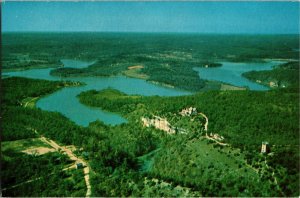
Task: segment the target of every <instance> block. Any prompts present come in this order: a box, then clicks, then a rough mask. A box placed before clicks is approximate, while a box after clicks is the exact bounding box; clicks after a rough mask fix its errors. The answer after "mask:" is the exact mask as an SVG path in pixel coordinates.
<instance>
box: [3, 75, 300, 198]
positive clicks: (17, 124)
mask: <svg viewBox="0 0 300 198" xmlns="http://www.w3.org/2000/svg"><path fill="white" fill-rule="evenodd" d="M2 81H3V88H4V91H5V92H4V93H10V92H12V90H18V91H17V92H15V93H14V94H4V97H3V101H6V103H5V105H4V106H3V107H2V109H3V110H2V117H3V118H4V119H3V133H2V140H3V141H4V142H9V141H11V140H20V139H24V138H25V139H26V138H35V137H36V134H34V133H32V132H30V131H31V130H30V129H29V128H35V129H37V130H38V131H40V132H41V133H42V134H43V135H45V136H46V137H49V138H51V139H53V140H56V141H58V142H60V143H61V144H65V145H70V144H73V145H75V146H76V147H77V148H83V150H84V152H87V153H88V154H89V155H88V162H89V164H90V166H91V168H92V172H91V174H90V176H91V182H92V192H93V196H296V195H298V194H299V192H298V190H297V189H299V188H297V187H298V186H299V182H298V177H299V170H298V168H299V164H298V163H299V149H298V148H299V143H298V140H299V134H298V130H299V127H298V125H297V123H298V111H299V105H298V100H299V96H298V92H297V91H298V89H296V88H287V89H279V90H273V91H268V92H253V91H223V92H218V91H210V92H204V93H199V94H195V95H191V96H181V97H158V96H153V97H143V96H133V95H126V94H124V93H121V92H119V91H117V90H112V89H107V90H103V91H100V92H99V91H88V92H84V93H82V94H80V95H79V98H80V100H81V102H83V103H85V104H88V105H92V106H100V107H101V108H103V109H107V110H110V111H115V112H119V113H121V114H122V115H124V116H125V117H126V118H128V120H129V122H128V123H126V124H121V125H117V126H107V125H105V124H103V123H102V122H100V121H96V122H94V123H91V124H90V126H89V127H78V126H77V125H75V124H74V123H72V122H70V121H69V120H68V119H67V118H65V117H64V116H62V115H60V114H58V113H53V112H45V111H42V110H40V109H36V108H25V107H22V106H21V105H20V104H19V103H18V102H16V101H20V100H22V99H23V98H26V97H32V96H34V95H33V94H36V95H39V94H42V93H43V94H45V93H46V92H48V93H49V92H52V91H53V90H55V88H57V87H59V83H60V82H48V81H43V80H31V79H25V78H7V79H3V80H2ZM15 82H18V83H15ZM37 84H38V85H39V86H36V85H37ZM34 85H35V86H34ZM49 87H54V88H53V89H49ZM46 88H47V89H46ZM45 89H46V90H45ZM258 98H259V101H258V100H257V99H258ZM9 101H11V102H9ZM188 106H194V107H196V108H197V109H198V110H199V111H201V112H204V113H205V114H206V115H207V116H208V118H209V132H211V131H212V132H214V133H216V132H217V133H218V134H221V135H223V136H224V137H225V141H226V142H227V143H230V145H231V146H230V147H223V146H219V145H217V144H215V143H213V142H210V141H209V140H207V139H205V138H203V128H202V127H201V126H199V125H197V127H200V128H198V129H197V128H196V130H194V131H190V132H189V133H188V134H181V135H180V134H177V135H168V134H167V133H165V132H163V131H160V130H158V129H154V128H145V127H143V126H142V124H141V121H140V119H141V116H151V115H152V114H154V115H159V116H162V117H166V118H167V119H168V120H170V122H171V123H176V122H177V121H178V120H180V119H181V117H180V115H178V112H179V111H180V110H181V109H182V108H185V107H188ZM241 106H242V108H240V107H241ZM16 114H18V116H15V115H16ZM269 115H276V116H274V117H272V116H269ZM282 120H284V122H283V121H282ZM183 122H184V124H183V125H182V127H186V129H192V128H194V129H195V127H193V126H191V125H193V122H191V121H189V120H186V121H183ZM20 129H21V130H20ZM26 130H27V131H26ZM262 141H269V142H270V144H271V145H272V146H271V151H272V155H261V154H260V145H261V142H262ZM153 152H154V154H153V155H150V157H143V156H149V155H148V153H153ZM82 153H83V152H82V151H78V153H77V154H78V155H81V154H82ZM2 155H3V156H4V157H5V159H9V160H8V161H7V160H5V161H4V162H3V163H5V166H2V170H4V171H2V173H1V174H2V175H1V177H2V179H6V180H7V181H10V182H7V183H6V185H7V186H11V185H14V184H15V183H16V182H17V181H19V180H15V179H17V178H15V179H14V180H11V179H10V178H14V177H15V176H14V175H15V171H13V172H12V171H9V170H18V172H19V171H20V172H22V171H24V170H25V169H26V168H25V167H27V168H30V167H31V166H34V164H33V163H37V164H38V163H40V162H41V161H39V160H46V159H47V160H50V159H51V157H50V156H48V155H49V154H47V155H43V156H41V157H38V156H37V157H33V159H31V160H29V161H26V159H27V157H26V156H25V158H24V154H22V155H21V156H23V157H21V158H19V157H18V156H20V154H15V153H13V151H9V150H7V151H2ZM51 155H52V154H51ZM286 156H289V157H288V160H287V159H286ZM17 160H23V161H20V162H19V163H15V162H17ZM265 160H266V161H267V165H265ZM35 161H36V162H35ZM11 163H13V164H11ZM41 163H42V162H41ZM25 164H26V165H25ZM50 164H51V163H50ZM62 164H63V163H62ZM13 166H14V167H15V168H13V169H12V167H13ZM143 167H147V168H146V169H145V168H143ZM48 168H51V166H50V167H48ZM30 169H31V168H30ZM25 172H26V171H25ZM41 174H42V173H41ZM78 174H79V173H77V172H70V173H67V175H66V176H63V178H68V177H70V175H72V178H74V179H73V182H75V183H76V181H77V182H79V183H80V182H82V180H80V175H78ZM59 175H61V173H57V174H54V175H51V178H50V179H49V177H45V178H47V179H44V180H39V185H43V182H46V181H47V182H48V183H50V184H51V185H52V181H53V182H54V181H56V182H57V181H58V179H57V177H58V176H59ZM274 178H276V182H277V183H275V181H274ZM20 179H21V177H20ZM59 181H60V182H62V184H61V187H60V189H59V190H55V189H57V188H53V192H52V191H47V189H48V188H47V189H45V188H42V187H41V188H40V189H41V191H43V192H44V194H43V193H42V192H41V191H30V192H28V191H26V190H24V188H26V189H31V188H32V185H33V186H34V185H35V182H34V183H30V184H26V185H24V186H23V187H22V186H20V187H18V188H17V189H19V190H18V191H15V190H7V191H6V193H7V194H6V195H8V196H16V195H19V196H23V195H24V196H25V195H26V196H28V195H43V196H47V195H51V196H52V195H53V196H55V195H58V194H55V192H57V193H59V192H61V190H62V189H64V188H68V189H69V191H65V192H64V193H66V194H65V195H66V196H70V195H71V196H80V192H81V193H83V191H82V187H81V188H76V187H73V188H70V186H69V187H68V185H71V186H72V185H74V186H75V184H74V183H69V184H67V183H65V182H66V181H65V180H63V179H60V180H59ZM48 183H47V185H50V184H48ZM53 185H54V184H53ZM82 185H83V184H82ZM43 189H45V190H43ZM274 189H275V190H274ZM54 191H55V192H54ZM17 192H20V193H21V194H19V193H17ZM59 194H60V196H61V195H62V193H59Z"/></svg>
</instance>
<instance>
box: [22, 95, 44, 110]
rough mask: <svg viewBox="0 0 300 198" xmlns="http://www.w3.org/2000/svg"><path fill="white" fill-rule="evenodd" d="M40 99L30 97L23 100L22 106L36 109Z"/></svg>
mask: <svg viewBox="0 0 300 198" xmlns="http://www.w3.org/2000/svg"><path fill="white" fill-rule="evenodd" d="M39 98H40V97H28V98H25V99H24V100H22V103H21V104H22V106H24V107H28V108H34V107H35V104H36V102H37V101H38V99H39Z"/></svg>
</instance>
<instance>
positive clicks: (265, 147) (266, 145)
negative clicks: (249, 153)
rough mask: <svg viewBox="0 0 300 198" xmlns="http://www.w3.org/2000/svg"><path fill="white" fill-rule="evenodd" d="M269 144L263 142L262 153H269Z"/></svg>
mask: <svg viewBox="0 0 300 198" xmlns="http://www.w3.org/2000/svg"><path fill="white" fill-rule="evenodd" d="M269 150H270V149H269V143H268V142H262V144H261V153H268V152H269Z"/></svg>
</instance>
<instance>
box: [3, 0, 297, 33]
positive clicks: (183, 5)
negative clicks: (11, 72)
mask: <svg viewBox="0 0 300 198" xmlns="http://www.w3.org/2000/svg"><path fill="white" fill-rule="evenodd" d="M298 24H299V2H4V3H2V31H4V32H6V31H98V32H102V31H112V32H197V33H250V34H253V33H259V34H289V33H299V25H298Z"/></svg>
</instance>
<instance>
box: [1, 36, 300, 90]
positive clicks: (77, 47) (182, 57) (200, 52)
mask: <svg viewBox="0 0 300 198" xmlns="http://www.w3.org/2000/svg"><path fill="white" fill-rule="evenodd" d="M33 40H34V42H33ZM297 43H299V38H298V36H297V35H278V36H275V35H273V36H271V35H269V36H267V35H253V36H245V35H209V34H207V35H197V34H138V33H132V34H125V33H123V34H122V33H76V34H74V33H64V34H56V33H52V34H49V33H48V34H47V33H44V34H42V33H41V34H38V33H35V34H30V33H18V34H12V33H11V34H4V35H3V57H4V59H3V68H4V69H11V68H21V69H24V68H28V67H47V66H48V67H49V66H53V65H54V66H57V67H58V66H61V63H60V59H64V58H65V59H67V58H70V59H79V60H90V61H95V60H96V62H95V63H94V64H93V65H91V66H89V67H88V68H82V69H73V68H58V69H56V70H53V71H52V72H51V74H52V75H56V76H63V77H67V76H111V75H119V74H121V73H122V72H123V71H125V70H127V68H128V66H133V65H142V66H144V68H143V69H141V72H142V73H143V74H146V75H148V76H150V79H148V80H150V81H157V82H160V83H164V84H169V85H172V86H175V87H177V88H181V89H186V90H191V91H199V90H201V89H202V88H203V87H204V86H205V82H204V81H203V80H201V79H199V76H198V73H197V72H196V71H194V70H193V67H205V66H207V67H216V66H220V63H219V62H220V61H223V60H227V61H234V62H252V61H260V60H262V59H266V58H283V59H298V58H299V55H298V53H297V51H295V50H294V49H297V48H298V47H299V46H297ZM224 46H225V47H224Z"/></svg>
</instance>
